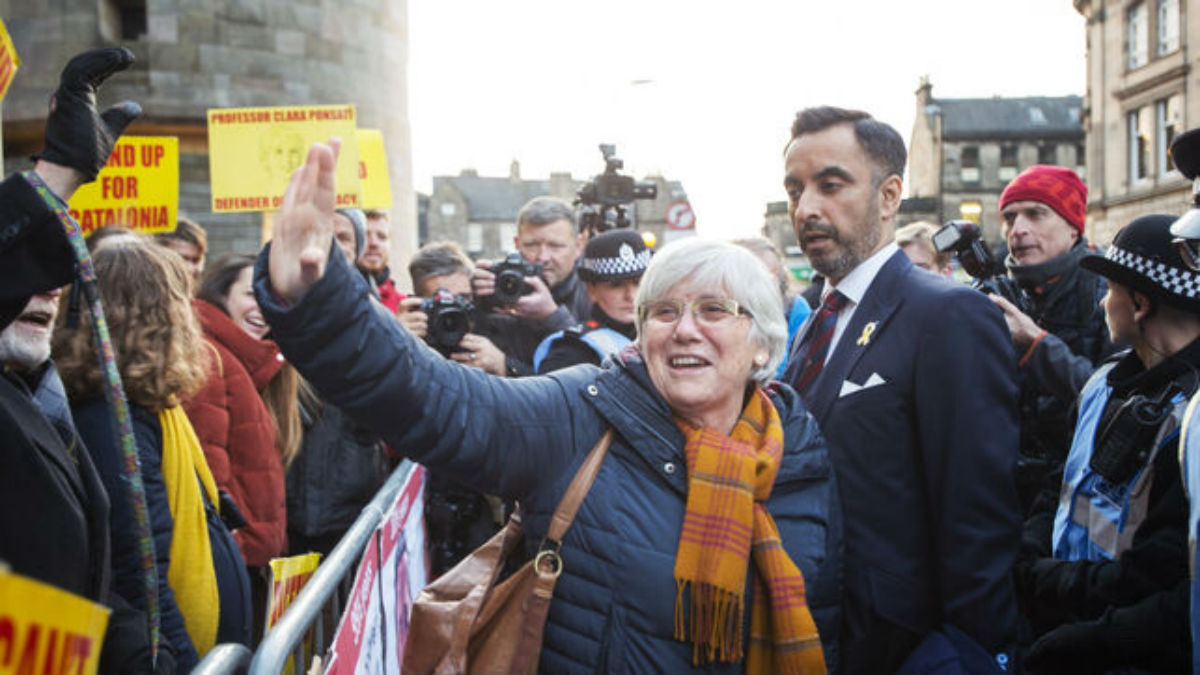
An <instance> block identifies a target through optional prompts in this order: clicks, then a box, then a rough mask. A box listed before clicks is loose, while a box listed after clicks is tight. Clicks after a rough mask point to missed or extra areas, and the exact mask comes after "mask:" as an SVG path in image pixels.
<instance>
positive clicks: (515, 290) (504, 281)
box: [496, 271, 525, 297]
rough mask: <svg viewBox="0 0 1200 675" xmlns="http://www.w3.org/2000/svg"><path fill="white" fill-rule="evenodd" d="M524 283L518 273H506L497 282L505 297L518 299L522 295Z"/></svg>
mask: <svg viewBox="0 0 1200 675" xmlns="http://www.w3.org/2000/svg"><path fill="white" fill-rule="evenodd" d="M524 281H525V280H524V279H522V278H521V277H520V275H518V274H517V273H515V272H509V271H505V272H503V273H501V274H500V278H499V279H497V280H496V287H497V288H499V289H500V291H501V292H502V293H504V294H505V295H507V296H509V297H516V296H518V295H520V294H521V284H522V282H524Z"/></svg>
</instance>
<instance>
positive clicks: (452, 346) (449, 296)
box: [421, 288, 475, 357]
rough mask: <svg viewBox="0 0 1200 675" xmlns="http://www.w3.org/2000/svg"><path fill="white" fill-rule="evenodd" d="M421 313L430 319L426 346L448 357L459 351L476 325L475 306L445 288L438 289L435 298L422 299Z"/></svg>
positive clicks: (426, 333)
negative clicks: (473, 316) (474, 317)
mask: <svg viewBox="0 0 1200 675" xmlns="http://www.w3.org/2000/svg"><path fill="white" fill-rule="evenodd" d="M421 311H422V312H425V315H426V316H428V317H429V326H428V328H427V330H426V332H425V342H426V344H428V345H429V346H430V347H433V348H434V349H436V350H438V351H439V352H441V354H442V355H443V356H447V357H448V356H450V354H451V353H452V352H454V351H455V350H457V349H458V343H460V342H462V339H463V336H465V335H466V334H467V333H470V332H471V327H472V325H473V324H474V322H473V321H472V320H471V314H472V312H474V311H475V306H474V305H472V304H471V302H470V301H469V300H465V299H463V298H460V297H459V296H457V295H455V294H453V293H451V292H450V291H448V290H446V289H444V288H439V289H437V291H436V292H434V294H433V297H430V298H421Z"/></svg>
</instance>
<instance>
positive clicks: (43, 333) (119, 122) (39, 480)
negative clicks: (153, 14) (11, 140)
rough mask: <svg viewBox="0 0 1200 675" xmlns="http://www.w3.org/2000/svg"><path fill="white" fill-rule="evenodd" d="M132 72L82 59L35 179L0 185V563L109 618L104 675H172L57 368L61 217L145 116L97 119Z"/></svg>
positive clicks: (98, 58)
mask: <svg viewBox="0 0 1200 675" xmlns="http://www.w3.org/2000/svg"><path fill="white" fill-rule="evenodd" d="M132 63H133V54H132V53H130V52H129V50H127V49H124V48H121V47H112V48H107V49H97V50H92V51H89V52H85V53H83V54H79V55H78V56H76V57H75V58H73V59H72V60H71V61H70V63H68V64H67V67H66V68H65V69H64V70H63V74H62V79H61V82H60V85H59V88H58V89H57V90H56V91H55V93H54V96H53V97H52V98H51V102H50V115H49V117H48V118H47V122H46V135H45V149H44V150H43V151H42V152H41V153H40V154H39V155H38V157H37V163H36V164H35V166H34V167H33V170H32V171H28V172H25V173H24V174H13V175H10V176H9V177H8V178H6V179H4V180H3V181H0V560H2V561H3V562H4V564H5V565H6V566H7V568H8V569H10V570H11V571H13V572H15V573H17V574H21V575H24V576H27V577H32V578H34V579H37V580H38V581H42V582H44V583H48V584H52V585H54V586H57V587H58V588H61V589H63V590H65V591H68V592H70V593H74V594H76V595H80V596H83V597H85V598H87V599H89V600H91V601H93V602H98V603H102V604H105V605H107V606H109V607H110V608H112V610H113V612H112V614H111V615H110V616H109V623H108V630H107V632H106V634H105V637H104V641H103V643H102V645H101V647H100V664H99V670H100V672H128V673H144V672H156V673H170V672H174V670H175V660H174V655H173V654H172V653H171V651H170V650H169V649H166V648H161V649H159V650H158V656H157V659H155V658H154V657H152V655H151V649H152V648H151V633H150V628H149V623H148V622H147V617H146V614H145V613H143V612H140V611H138V610H136V609H133V608H131V607H129V606H128V605H127V604H126V603H124V601H122V600H121V598H120V597H119V596H117V595H116V594H115V593H112V592H111V590H112V589H111V582H112V571H111V566H110V562H109V555H110V552H109V529H108V515H109V505H110V500H109V496H108V494H107V493H106V492H105V490H104V486H103V484H102V483H101V482H100V477H99V475H98V473H97V472H96V468H95V466H93V464H92V460H91V455H90V454H89V453H88V451H87V449H86V448H84V447H82V446H81V445H80V443H79V441H78V437H77V435H76V433H75V429H74V424H73V423H72V421H71V415H70V412H69V408H68V407H67V400H66V396H65V394H64V392H63V387H62V382H61V381H60V380H59V378H58V374H57V372H55V370H54V367H53V363H52V362H51V361H50V336H51V333H52V331H53V327H54V319H55V316H56V314H57V312H58V301H59V298H60V296H61V295H62V291H61V290H60V289H61V287H62V286H64V285H65V284H67V283H69V282H71V281H72V279H73V278H74V277H75V262H74V254H73V252H72V249H71V245H70V243H69V242H68V240H67V237H66V235H65V233H64V230H63V226H62V225H61V224H60V223H59V221H58V218H57V216H56V214H55V210H54V209H55V208H63V207H65V204H66V200H68V199H69V198H70V197H71V195H72V194H73V193H74V192H75V190H76V189H77V188H78V187H79V186H80V185H83V184H86V183H89V182H91V181H93V180H95V178H96V174H98V173H99V171H100V168H101V167H102V166H103V165H104V163H105V162H106V161H107V160H108V157H109V154H110V153H111V151H112V146H113V144H114V143H115V142H116V139H117V138H118V137H119V136H120V135H121V132H122V131H123V130H124V128H125V126H126V125H127V124H128V123H129V122H130V121H131V120H132V119H133V118H134V117H136V116H137V115H138V114H139V112H140V108H139V107H138V106H137V104H135V103H132V102H125V103H120V104H117V105H116V106H113V107H112V108H110V109H108V110H106V111H105V112H104V113H103V114H101V113H99V112H98V111H97V110H96V107H95V101H96V90H97V88H98V87H99V86H100V84H101V83H103V82H104V80H105V79H107V78H108V77H109V76H110V75H112V74H113V73H115V72H117V71H120V70H124V69H125V68H128V67H129V65H130V64H132ZM81 301H82V299H81ZM80 320H86V319H83V318H81V319H80ZM117 498H124V497H123V496H119V497H117Z"/></svg>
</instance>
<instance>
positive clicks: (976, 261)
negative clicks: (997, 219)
mask: <svg viewBox="0 0 1200 675" xmlns="http://www.w3.org/2000/svg"><path fill="white" fill-rule="evenodd" d="M933 247H934V248H936V249H937V250H938V253H947V252H950V253H954V257H955V258H956V259H957V260H958V264H959V265H962V268H963V270H965V271H966V273H967V274H969V275H971V278H972V279H974V280H975V281H974V282H973V283H972V284H971V286H972V287H974V288H976V289H978V290H979V291H982V292H984V293H995V294H997V295H999V296H1002V297H1004V298H1007V299H1008V300H1009V301H1011V302H1013V303H1014V304H1015V305H1017V307H1018V308H1020V309H1021V311H1023V312H1026V313H1028V310H1027V309H1026V307H1027V306H1028V304H1029V303H1028V301H1027V300H1026V298H1025V294H1024V293H1022V292H1021V290H1020V289H1019V288H1017V287H1016V284H1015V282H1013V281H1012V279H1010V278H1009V277H1008V271H1007V270H1005V269H1004V265H1003V264H1001V263H1000V262H999V261H998V260H996V256H994V255H992V252H991V250H990V249H988V247H987V242H986V241H984V240H983V234H982V233H981V232H980V231H979V226H978V225H976V224H975V223H973V222H971V221H969V220H951V221H949V222H947V223H946V224H945V225H943V226H942V228H941V229H940V230H938V231H937V232H934V233H933Z"/></svg>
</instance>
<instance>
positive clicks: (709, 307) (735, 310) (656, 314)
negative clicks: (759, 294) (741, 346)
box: [642, 298, 751, 326]
mask: <svg viewBox="0 0 1200 675" xmlns="http://www.w3.org/2000/svg"><path fill="white" fill-rule="evenodd" d="M688 308H691V311H692V318H693V319H695V320H696V322H697V323H700V324H704V325H706V326H716V325H720V324H723V323H727V322H729V321H732V320H733V319H736V318H737V317H739V316H751V314H750V312H748V311H746V309H745V308H744V307H742V306H741V304H739V303H738V301H737V300H734V299H732V298H700V299H698V300H689V301H687V302H684V301H683V300H656V301H654V302H651V303H649V304H647V305H645V306H643V307H642V320H643V321H646V320H649V321H653V322H654V323H660V324H668V325H670V324H675V323H677V322H678V321H679V319H680V317H682V316H683V313H684V311H686V310H687V309H688Z"/></svg>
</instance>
